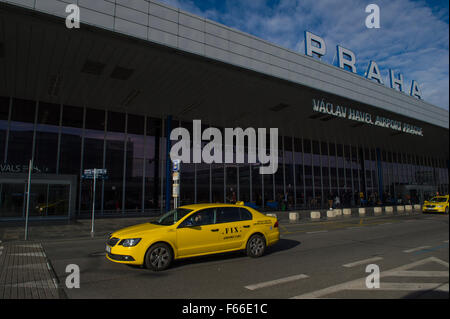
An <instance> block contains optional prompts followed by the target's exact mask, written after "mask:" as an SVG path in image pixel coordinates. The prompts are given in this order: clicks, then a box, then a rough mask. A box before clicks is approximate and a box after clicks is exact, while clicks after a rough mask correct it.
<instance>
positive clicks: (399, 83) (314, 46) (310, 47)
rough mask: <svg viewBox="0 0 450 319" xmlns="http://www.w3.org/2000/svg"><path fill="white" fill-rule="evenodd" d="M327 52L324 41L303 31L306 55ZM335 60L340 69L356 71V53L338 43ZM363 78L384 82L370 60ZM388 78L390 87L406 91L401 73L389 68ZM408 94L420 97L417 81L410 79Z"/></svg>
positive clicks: (375, 65)
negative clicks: (396, 74)
mask: <svg viewBox="0 0 450 319" xmlns="http://www.w3.org/2000/svg"><path fill="white" fill-rule="evenodd" d="M326 52H327V48H326V44H325V41H324V40H323V39H322V38H321V37H319V36H317V35H315V34H313V33H311V32H309V31H305V54H306V55H308V56H311V57H313V56H317V57H319V58H321V57H322V56H324V55H325V54H326ZM337 61H338V66H339V67H340V68H341V69H344V70H347V71H350V72H352V73H355V74H356V73H357V72H356V55H355V53H353V52H352V51H351V50H349V49H346V48H344V47H342V46H340V45H337ZM365 78H366V79H369V80H374V81H376V82H378V83H379V84H384V82H383V78H382V76H381V72H380V69H379V67H378V64H377V63H376V62H375V61H370V62H369V65H368V67H367V70H366V73H365ZM389 79H390V87H391V88H392V89H395V90H398V91H400V92H403V93H407V92H406V86H405V83H404V79H403V74H401V73H400V74H398V76H397V77H396V76H395V72H394V70H391V69H389ZM409 95H411V96H413V97H416V98H418V99H422V92H421V91H420V88H419V84H418V83H417V81H415V80H412V81H411V89H410V91H409Z"/></svg>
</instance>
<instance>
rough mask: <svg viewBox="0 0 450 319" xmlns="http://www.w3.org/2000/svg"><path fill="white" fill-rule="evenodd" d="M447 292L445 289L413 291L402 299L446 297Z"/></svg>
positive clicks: (447, 295)
mask: <svg viewBox="0 0 450 319" xmlns="http://www.w3.org/2000/svg"><path fill="white" fill-rule="evenodd" d="M448 297H449V294H448V292H445V291H437V290H432V291H423V290H419V291H414V292H412V293H410V294H407V295H406V296H403V297H402V299H448Z"/></svg>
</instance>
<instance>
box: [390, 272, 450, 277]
mask: <svg viewBox="0 0 450 319" xmlns="http://www.w3.org/2000/svg"><path fill="white" fill-rule="evenodd" d="M391 276H395V277H448V271H433V270H431V271H425V270H399V271H395V272H392V273H391Z"/></svg>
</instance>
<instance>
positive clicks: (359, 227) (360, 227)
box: [347, 226, 362, 229]
mask: <svg viewBox="0 0 450 319" xmlns="http://www.w3.org/2000/svg"><path fill="white" fill-rule="evenodd" d="M347 229H362V226H357V227H347Z"/></svg>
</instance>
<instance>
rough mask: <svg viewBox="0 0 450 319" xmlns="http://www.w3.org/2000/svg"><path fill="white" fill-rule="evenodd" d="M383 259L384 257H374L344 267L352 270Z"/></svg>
mask: <svg viewBox="0 0 450 319" xmlns="http://www.w3.org/2000/svg"><path fill="white" fill-rule="evenodd" d="M382 259H383V257H373V258H369V259H364V260H359V261H355V262H352V263H349V264H345V265H342V267H347V268H351V267H355V266H359V265H364V264H370V263H371V262H374V261H378V260H382Z"/></svg>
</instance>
